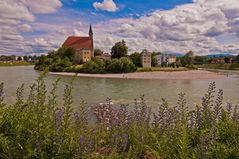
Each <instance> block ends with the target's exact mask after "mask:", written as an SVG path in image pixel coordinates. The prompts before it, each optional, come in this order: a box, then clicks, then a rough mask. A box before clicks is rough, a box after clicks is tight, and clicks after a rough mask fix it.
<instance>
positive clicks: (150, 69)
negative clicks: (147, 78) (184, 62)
mask: <svg viewBox="0 0 239 159" xmlns="http://www.w3.org/2000/svg"><path fill="white" fill-rule="evenodd" d="M188 70H190V69H189V68H186V67H179V68H173V67H151V68H138V69H137V72H151V71H162V72H175V71H188Z"/></svg>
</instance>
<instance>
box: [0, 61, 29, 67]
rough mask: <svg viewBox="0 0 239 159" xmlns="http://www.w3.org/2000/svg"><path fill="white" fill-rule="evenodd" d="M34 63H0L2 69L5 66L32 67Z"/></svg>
mask: <svg viewBox="0 0 239 159" xmlns="http://www.w3.org/2000/svg"><path fill="white" fill-rule="evenodd" d="M30 65H33V63H30V62H26V61H0V67H5V66H30Z"/></svg>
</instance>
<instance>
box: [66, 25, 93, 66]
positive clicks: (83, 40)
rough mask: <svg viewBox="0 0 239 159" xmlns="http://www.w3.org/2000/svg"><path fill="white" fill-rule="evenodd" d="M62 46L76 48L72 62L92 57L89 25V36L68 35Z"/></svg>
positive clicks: (87, 59) (84, 60)
mask: <svg viewBox="0 0 239 159" xmlns="http://www.w3.org/2000/svg"><path fill="white" fill-rule="evenodd" d="M62 47H66V48H73V49H75V50H76V52H75V57H74V61H73V63H74V64H80V63H85V62H87V61H90V60H91V59H92V58H93V57H94V40H93V31H92V27H91V25H90V29H89V36H88V37H81V36H69V37H68V38H67V39H66V41H65V42H64V43H63V45H62Z"/></svg>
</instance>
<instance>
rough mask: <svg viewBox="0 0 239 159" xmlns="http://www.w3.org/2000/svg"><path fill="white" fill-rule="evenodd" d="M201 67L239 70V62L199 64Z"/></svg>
mask: <svg viewBox="0 0 239 159" xmlns="http://www.w3.org/2000/svg"><path fill="white" fill-rule="evenodd" d="M198 67H200V68H209V69H220V70H239V63H234V64H228V63H224V64H203V65H199V66H198Z"/></svg>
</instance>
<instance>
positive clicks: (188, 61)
mask: <svg viewBox="0 0 239 159" xmlns="http://www.w3.org/2000/svg"><path fill="white" fill-rule="evenodd" d="M193 60H194V56H193V52H192V51H189V52H188V53H186V54H185V55H184V56H183V57H182V58H181V59H180V61H181V64H182V66H183V67H185V66H187V65H188V66H190V65H192V64H193Z"/></svg>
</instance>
